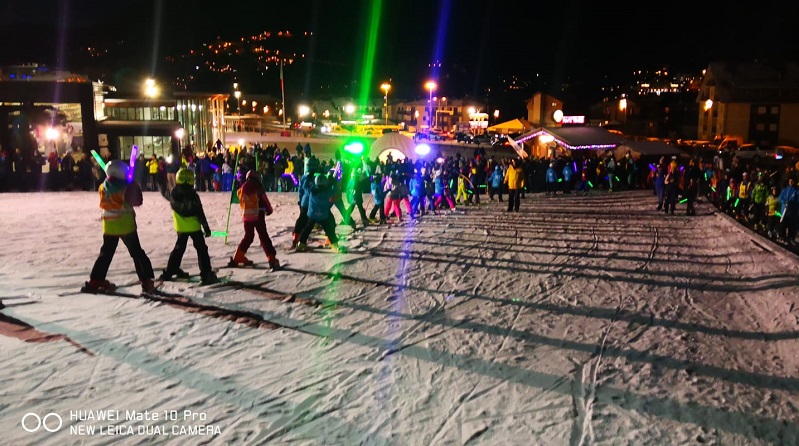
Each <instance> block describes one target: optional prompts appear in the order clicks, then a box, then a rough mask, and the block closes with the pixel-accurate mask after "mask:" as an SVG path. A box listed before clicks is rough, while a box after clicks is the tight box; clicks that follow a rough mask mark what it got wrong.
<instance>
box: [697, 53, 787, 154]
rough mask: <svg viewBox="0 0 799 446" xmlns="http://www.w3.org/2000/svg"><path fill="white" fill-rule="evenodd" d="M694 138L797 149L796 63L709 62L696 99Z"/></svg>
mask: <svg viewBox="0 0 799 446" xmlns="http://www.w3.org/2000/svg"><path fill="white" fill-rule="evenodd" d="M697 103H698V104H699V120H698V122H699V124H698V125H699V127H698V132H697V133H698V137H699V139H702V140H708V141H710V140H714V139H723V138H736V139H739V140H740V141H742V142H744V143H754V144H759V145H763V146H776V145H790V146H795V147H796V146H799V125H797V124H799V65H797V64H796V63H784V64H772V65H767V64H764V63H758V62H753V63H748V64H732V63H711V64H710V65H709V66H708V68H707V69H706V70H705V73H704V78H703V79H702V84H701V88H700V92H699V95H698V97H697Z"/></svg>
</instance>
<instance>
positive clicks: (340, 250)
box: [330, 243, 349, 254]
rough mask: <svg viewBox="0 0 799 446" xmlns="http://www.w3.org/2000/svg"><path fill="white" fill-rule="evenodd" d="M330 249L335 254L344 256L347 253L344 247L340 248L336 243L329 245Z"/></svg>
mask: <svg viewBox="0 0 799 446" xmlns="http://www.w3.org/2000/svg"><path fill="white" fill-rule="evenodd" d="M330 248H331V249H332V250H333V252H337V253H339V254H346V253H347V252H349V251H348V250H347V247H346V246H341V245H339V244H338V243H336V244H334V245H330Z"/></svg>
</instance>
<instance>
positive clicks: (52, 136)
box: [44, 127, 59, 155]
mask: <svg viewBox="0 0 799 446" xmlns="http://www.w3.org/2000/svg"><path fill="white" fill-rule="evenodd" d="M44 135H45V138H47V140H48V141H52V142H53V151H54V152H55V153H56V155H58V142H57V141H56V140H57V139H58V135H59V132H58V130H56V129H54V128H52V127H48V128H47V130H46V131H45V133H44Z"/></svg>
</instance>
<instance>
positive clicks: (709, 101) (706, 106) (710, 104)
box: [705, 99, 713, 111]
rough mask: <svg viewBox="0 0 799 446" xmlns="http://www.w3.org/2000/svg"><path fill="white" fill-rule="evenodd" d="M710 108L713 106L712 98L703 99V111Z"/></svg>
mask: <svg viewBox="0 0 799 446" xmlns="http://www.w3.org/2000/svg"><path fill="white" fill-rule="evenodd" d="M711 108H713V99H708V100H707V101H705V111H708V110H710V109H711Z"/></svg>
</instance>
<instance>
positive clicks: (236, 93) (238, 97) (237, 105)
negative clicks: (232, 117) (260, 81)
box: [233, 90, 241, 116]
mask: <svg viewBox="0 0 799 446" xmlns="http://www.w3.org/2000/svg"><path fill="white" fill-rule="evenodd" d="M233 96H235V97H236V109H238V111H239V116H241V101H240V99H241V92H240V91H238V90H236V91H234V92H233Z"/></svg>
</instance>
